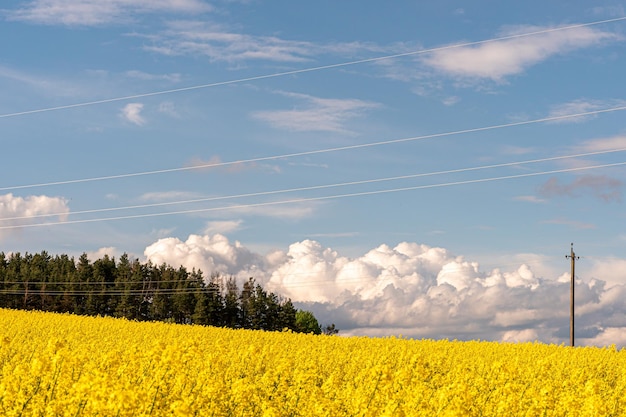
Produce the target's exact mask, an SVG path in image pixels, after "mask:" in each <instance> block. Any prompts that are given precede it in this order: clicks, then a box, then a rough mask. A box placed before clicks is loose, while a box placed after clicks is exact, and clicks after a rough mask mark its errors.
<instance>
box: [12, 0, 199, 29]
mask: <svg viewBox="0 0 626 417" xmlns="http://www.w3.org/2000/svg"><path fill="white" fill-rule="evenodd" d="M209 10H211V7H210V6H209V5H208V4H206V3H205V2H203V1H201V0H106V1H102V0H33V1H30V2H28V3H26V4H25V5H24V6H23V7H21V8H18V9H16V10H13V11H10V12H9V18H10V19H12V20H20V21H26V22H31V23H38V24H47V25H67V26H94V25H104V24H111V23H113V24H116V23H128V22H131V21H132V18H133V16H135V15H138V14H143V13H154V12H168V13H201V12H206V11H209Z"/></svg>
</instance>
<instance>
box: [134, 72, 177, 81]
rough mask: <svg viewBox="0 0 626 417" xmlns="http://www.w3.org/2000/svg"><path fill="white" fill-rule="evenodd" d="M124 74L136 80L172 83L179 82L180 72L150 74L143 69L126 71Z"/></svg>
mask: <svg viewBox="0 0 626 417" xmlns="http://www.w3.org/2000/svg"><path fill="white" fill-rule="evenodd" d="M126 76H127V77H129V78H135V79H138V80H146V81H161V80H164V81H169V82H172V83H177V82H180V74H177V73H174V74H150V73H147V72H143V71H137V70H131V71H126Z"/></svg>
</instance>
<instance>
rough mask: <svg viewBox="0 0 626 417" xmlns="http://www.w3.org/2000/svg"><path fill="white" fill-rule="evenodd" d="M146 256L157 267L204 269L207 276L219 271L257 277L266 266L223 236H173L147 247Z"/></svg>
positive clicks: (237, 243) (238, 244) (258, 257)
mask: <svg viewBox="0 0 626 417" xmlns="http://www.w3.org/2000/svg"><path fill="white" fill-rule="evenodd" d="M144 255H145V256H146V259H147V260H149V261H152V263H154V264H156V265H160V264H162V263H166V264H169V265H172V266H174V267H178V266H181V265H183V266H185V267H186V268H189V269H192V268H195V269H200V270H202V271H203V272H204V273H205V275H206V276H209V275H210V274H211V273H214V272H216V273H220V274H226V275H234V276H243V277H244V278H245V277H249V276H255V273H256V271H257V268H258V266H259V265H263V259H262V258H261V257H260V256H259V255H256V254H253V253H252V252H250V251H249V250H248V249H246V248H245V247H243V246H242V245H241V244H240V243H239V242H235V243H234V244H231V243H230V242H229V241H228V239H227V238H226V237H225V236H223V235H219V234H216V235H213V236H209V235H205V236H199V235H191V236H189V238H188V239H187V240H186V241H185V242H183V241H181V240H180V239H177V238H173V237H170V238H164V239H159V240H158V241H156V242H155V243H153V244H152V245H150V246H148V247H147V248H146V250H145V251H144ZM250 274H252V275H250Z"/></svg>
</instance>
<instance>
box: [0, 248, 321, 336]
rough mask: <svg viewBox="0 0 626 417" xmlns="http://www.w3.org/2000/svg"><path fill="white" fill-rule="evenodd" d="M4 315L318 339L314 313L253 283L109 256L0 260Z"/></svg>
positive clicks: (16, 255)
mask: <svg viewBox="0 0 626 417" xmlns="http://www.w3.org/2000/svg"><path fill="white" fill-rule="evenodd" d="M0 307H4V308H12V309H22V310H42V311H52V312H60V313H65V312H69V313H75V314H81V315H92V316H95V315H101V316H113V317H125V318H127V319H131V320H150V321H168V322H174V323H181V324H200V325H211V326H221V327H231V328H244V329H257V330H284V329H290V330H293V331H296V332H300V331H304V332H309V331H311V330H314V331H313V333H316V334H319V333H321V329H320V327H319V324H317V320H316V319H315V317H314V316H313V314H312V313H310V312H308V311H306V312H303V311H300V310H297V309H296V308H295V307H294V306H293V304H292V302H291V300H289V299H285V298H283V297H281V296H279V295H276V294H274V293H268V292H267V291H265V290H264V289H263V288H262V287H261V285H260V284H258V283H256V282H255V280H254V278H250V279H249V280H248V281H246V282H245V283H244V284H243V287H242V288H239V285H238V284H237V282H236V280H235V278H234V277H225V276H223V275H220V274H218V273H214V274H212V275H211V276H210V277H209V279H207V280H205V279H204V277H203V276H202V272H201V271H196V270H195V269H193V270H192V271H191V272H189V271H187V270H186V269H185V268H184V267H182V266H181V267H180V268H178V269H175V268H173V267H171V266H169V265H166V264H162V265H159V266H157V265H154V264H152V263H151V262H148V263H141V262H139V260H136V259H135V260H132V261H131V260H130V259H129V257H128V255H127V254H124V255H122V256H121V257H120V258H119V260H118V261H117V262H116V261H115V258H110V257H109V256H107V255H105V256H104V257H103V258H101V259H98V260H96V261H94V262H90V261H89V259H88V258H87V255H86V254H82V255H81V256H80V258H79V259H78V261H75V260H74V258H70V257H68V256H67V255H57V256H54V257H53V256H50V255H49V254H48V253H47V252H45V251H43V252H41V253H37V254H29V253H26V254H24V255H21V254H20V253H14V254H11V255H9V256H7V255H5V254H4V252H0ZM298 317H300V322H298ZM303 317H306V320H305V319H304V318H303ZM305 323H306V324H305ZM312 323H315V324H316V325H317V327H314V325H313V324H312ZM311 326H313V327H311Z"/></svg>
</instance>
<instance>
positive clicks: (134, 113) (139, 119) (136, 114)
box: [121, 103, 146, 126]
mask: <svg viewBox="0 0 626 417" xmlns="http://www.w3.org/2000/svg"><path fill="white" fill-rule="evenodd" d="M142 110H143V104H141V103H128V104H127V105H125V106H124V108H123V109H122V113H121V115H122V117H123V118H124V119H125V120H128V121H129V122H131V123H134V124H136V125H137V126H141V125H144V124H145V123H146V119H144V118H143V116H142V115H141V111H142Z"/></svg>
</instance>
